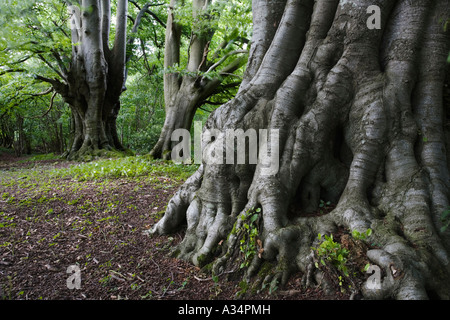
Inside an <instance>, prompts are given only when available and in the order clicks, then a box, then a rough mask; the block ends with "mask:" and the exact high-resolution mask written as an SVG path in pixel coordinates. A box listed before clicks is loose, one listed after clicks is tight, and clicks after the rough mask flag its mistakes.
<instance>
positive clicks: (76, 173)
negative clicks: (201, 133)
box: [54, 156, 198, 181]
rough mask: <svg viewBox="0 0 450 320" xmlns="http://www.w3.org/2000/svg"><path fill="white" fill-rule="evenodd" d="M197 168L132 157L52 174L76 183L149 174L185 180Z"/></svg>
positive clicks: (83, 165) (99, 162) (71, 168)
mask: <svg viewBox="0 0 450 320" xmlns="http://www.w3.org/2000/svg"><path fill="white" fill-rule="evenodd" d="M197 168H198V166H196V165H182V164H175V163H173V162H171V161H162V160H152V159H150V158H148V157H146V156H132V157H124V158H116V159H102V160H98V161H93V162H86V163H81V164H78V165H73V166H71V167H69V168H63V169H58V170H55V172H54V173H55V174H56V175H58V176H60V177H71V178H73V179H76V180H78V181H85V180H95V179H101V178H125V177H139V176H144V175H149V174H153V175H156V176H167V177H169V178H173V179H180V180H185V179H187V178H189V177H190V176H191V175H192V174H193V173H194V172H195V171H196V170H197Z"/></svg>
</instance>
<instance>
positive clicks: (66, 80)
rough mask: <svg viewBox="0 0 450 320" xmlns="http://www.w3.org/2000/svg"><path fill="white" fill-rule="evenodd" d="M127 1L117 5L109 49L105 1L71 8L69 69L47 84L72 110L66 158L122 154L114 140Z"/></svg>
mask: <svg viewBox="0 0 450 320" xmlns="http://www.w3.org/2000/svg"><path fill="white" fill-rule="evenodd" d="M127 7H128V1H126V0H118V2H117V14H116V33H115V36H114V43H113V45H112V47H111V46H110V24H111V3H110V0H83V1H80V2H79V6H78V5H70V6H69V7H68V9H69V16H70V25H71V36H72V43H73V46H72V60H71V64H70V68H67V69H65V68H64V69H61V70H60V76H61V78H62V81H59V80H56V79H42V80H44V81H47V82H50V83H51V84H52V85H53V87H54V88H55V90H56V91H57V92H58V93H59V94H60V95H61V96H62V97H63V99H64V100H65V102H67V103H68V104H69V105H70V107H71V110H72V118H73V119H74V126H75V128H74V133H75V136H74V138H73V143H72V146H71V147H70V150H69V157H70V158H76V157H77V156H80V155H83V154H85V153H91V152H93V151H96V150H111V149H117V150H122V149H123V147H122V145H121V143H120V141H119V139H118V138H117V132H116V119H117V115H118V110H119V109H120V102H119V98H120V95H121V93H122V92H123V91H124V90H125V58H126V57H125V50H126V27H127V20H126V19H127Z"/></svg>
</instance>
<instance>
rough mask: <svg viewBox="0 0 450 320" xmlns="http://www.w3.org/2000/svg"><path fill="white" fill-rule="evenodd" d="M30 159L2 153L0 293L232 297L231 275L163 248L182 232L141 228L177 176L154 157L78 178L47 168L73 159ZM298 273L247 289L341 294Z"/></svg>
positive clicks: (298, 295) (287, 294)
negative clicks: (141, 165)
mask: <svg viewBox="0 0 450 320" xmlns="http://www.w3.org/2000/svg"><path fill="white" fill-rule="evenodd" d="M38 159H39V158H32V157H23V158H16V157H14V156H13V155H12V154H11V153H7V152H2V154H1V155H0V300H2V299H4V300H39V299H43V300H118V299H129V300H145V299H149V300H174V299H175V300H213V299H220V300H228V299H236V293H237V292H238V291H239V290H240V287H239V285H238V282H236V281H231V280H227V279H225V278H222V277H221V278H219V280H218V281H216V282H215V281H213V279H212V278H211V275H210V274H205V273H203V272H202V270H200V269H199V268H196V267H195V266H193V265H191V264H189V263H186V262H184V261H180V260H177V259H174V258H171V257H170V255H169V252H170V248H171V247H172V246H174V245H175V244H177V243H178V242H179V241H181V239H182V238H183V233H182V232H180V233H178V234H175V235H172V236H159V237H152V238H150V237H148V236H146V235H143V231H144V230H145V229H147V228H149V227H150V226H152V225H153V224H154V223H155V221H157V220H158V219H159V218H160V217H161V215H162V214H163V212H164V208H165V206H166V204H167V203H168V201H169V199H170V198H171V196H172V195H173V194H174V193H175V192H176V190H177V187H178V186H180V184H181V183H182V182H183V179H182V178H180V175H179V174H176V173H173V172H171V171H170V170H168V168H169V167H167V166H165V165H164V164H163V163H161V164H159V165H156V164H155V166H159V167H158V168H156V169H155V170H153V171H152V172H150V173H148V174H144V175H140V176H137V177H136V176H134V177H119V178H109V177H106V178H95V179H84V180H83V179H76V178H75V177H71V176H70V175H61V174H60V175H58V174H56V175H55V174H54V172H56V171H58V170H65V168H67V169H70V167H71V166H75V165H76V164H75V163H71V162H68V161H62V160H57V159H56V160H55V159H47V160H38ZM102 170H103V169H102ZM183 178H184V177H183ZM71 265H77V266H79V268H80V269H81V289H78V290H77V289H75V290H69V289H68V287H67V279H68V277H69V276H70V274H68V273H67V268H68V267H69V266H71ZM215 280H217V279H215ZM300 282H301V274H298V275H296V276H294V277H292V279H291V280H290V281H289V283H288V285H287V287H285V288H280V289H278V290H276V291H275V292H271V293H270V292H268V291H267V290H266V292H262V293H260V294H254V295H251V296H246V297H245V299H258V300H263V299H270V300H290V299H300V300H312V299H314V300H319V299H328V300H339V299H348V298H349V293H341V290H340V288H338V287H336V292H335V293H334V294H331V295H330V294H325V293H324V292H323V291H321V290H320V289H314V288H310V289H302V288H301V285H300Z"/></svg>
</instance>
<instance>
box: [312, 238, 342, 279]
mask: <svg viewBox="0 0 450 320" xmlns="http://www.w3.org/2000/svg"><path fill="white" fill-rule="evenodd" d="M317 238H318V240H319V241H320V244H319V246H318V247H317V248H314V247H312V249H313V250H314V251H315V253H316V255H317V257H318V259H319V261H318V262H316V263H315V265H316V267H317V268H319V267H320V265H319V262H320V264H321V265H323V266H327V264H331V265H332V266H334V267H336V268H337V269H338V270H339V271H341V272H342V273H343V274H344V275H345V276H348V268H347V265H346V263H347V258H348V254H349V251H348V250H347V249H345V248H343V247H342V246H341V244H340V243H338V242H336V241H334V240H333V235H329V236H328V235H323V236H322V234H320V233H319V235H318V237H317Z"/></svg>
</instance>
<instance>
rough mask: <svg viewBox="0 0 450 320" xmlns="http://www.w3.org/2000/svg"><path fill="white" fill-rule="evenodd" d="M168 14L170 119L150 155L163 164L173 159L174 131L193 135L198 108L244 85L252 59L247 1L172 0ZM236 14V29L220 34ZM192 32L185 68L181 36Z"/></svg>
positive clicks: (167, 98) (166, 87) (167, 97)
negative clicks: (240, 73) (239, 74)
mask: <svg viewBox="0 0 450 320" xmlns="http://www.w3.org/2000/svg"><path fill="white" fill-rule="evenodd" d="M168 10H169V14H168V19H167V24H166V39H165V53H164V67H165V68H166V73H165V75H164V96H165V99H164V100H165V110H166V119H165V123H164V127H163V129H162V131H161V135H160V137H159V140H158V142H157V143H156V145H155V146H154V147H153V149H152V151H151V152H150V154H151V155H152V156H154V157H155V158H164V159H169V158H170V151H171V150H172V142H171V138H172V133H173V131H174V130H176V129H187V130H189V129H190V128H191V125H192V120H193V117H194V115H195V112H196V110H197V108H199V107H200V106H201V105H203V104H205V102H207V101H208V99H209V98H210V97H212V96H214V95H216V94H218V93H221V92H224V91H226V90H229V89H230V88H235V87H237V86H239V84H240V80H236V79H235V78H236V77H235V76H236V75H234V73H235V72H236V71H237V70H239V69H240V68H241V67H242V66H243V65H244V64H245V62H246V60H247V56H246V53H247V51H246V50H245V49H244V46H245V45H246V43H247V42H248V41H247V39H246V38H245V37H244V36H243V35H245V34H246V29H245V25H243V23H244V22H245V21H246V19H247V16H248V11H249V10H248V4H247V1H244V3H234V2H233V1H228V2H227V1H214V2H213V1H211V0H193V1H192V2H190V1H188V2H186V3H185V1H181V0H171V1H170V5H169V9H168ZM231 15H232V16H234V17H235V19H236V21H235V23H234V25H233V27H232V28H229V30H224V29H223V30H221V27H220V24H219V22H220V20H221V19H222V20H224V19H230V16H231ZM224 16H225V18H224ZM239 19H240V21H239ZM237 22H239V23H240V24H241V25H239V24H238V23H237ZM230 25H231V24H228V26H230ZM186 26H187V29H188V30H187V31H186ZM189 29H190V30H189ZM188 31H190V37H189V46H188V49H187V56H188V59H187V61H186V66H185V67H183V66H182V57H181V50H182V49H183V41H182V40H183V39H182V36H183V34H184V33H185V32H188ZM215 35H216V36H215ZM214 36H215V37H214ZM216 38H217V39H220V40H221V41H218V40H217V39H216ZM215 42H216V43H215ZM210 52H212V54H210ZM233 76H234V77H233ZM227 78H228V80H229V79H230V78H232V80H231V81H227ZM233 78H234V79H233Z"/></svg>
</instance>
